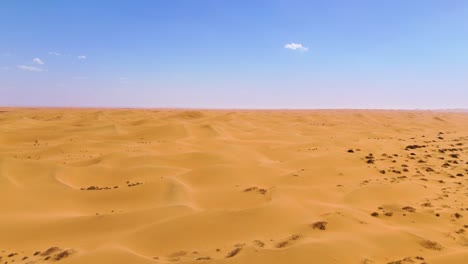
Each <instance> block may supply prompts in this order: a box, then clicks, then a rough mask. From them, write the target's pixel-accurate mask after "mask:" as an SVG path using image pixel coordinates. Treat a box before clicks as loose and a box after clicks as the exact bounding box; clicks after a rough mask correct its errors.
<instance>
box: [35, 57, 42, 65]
mask: <svg viewBox="0 0 468 264" xmlns="http://www.w3.org/2000/svg"><path fill="white" fill-rule="evenodd" d="M33 62H34V63H36V64H39V65H43V64H44V62H43V61H42V60H41V59H39V58H34V59H33Z"/></svg>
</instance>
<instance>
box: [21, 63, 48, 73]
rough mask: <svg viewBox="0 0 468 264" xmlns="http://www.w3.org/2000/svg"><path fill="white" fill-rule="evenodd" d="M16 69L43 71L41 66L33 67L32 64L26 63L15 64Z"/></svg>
mask: <svg viewBox="0 0 468 264" xmlns="http://www.w3.org/2000/svg"><path fill="white" fill-rule="evenodd" d="M16 67H17V68H18V69H20V70H24V71H32V72H41V71H44V70H43V69H41V68H37V67H34V66H28V65H18V66H16Z"/></svg>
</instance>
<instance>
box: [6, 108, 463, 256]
mask: <svg viewBox="0 0 468 264" xmlns="http://www.w3.org/2000/svg"><path fill="white" fill-rule="evenodd" d="M1 110H2V111H1V112H0V263H6V262H8V263H12V262H13V261H14V263H48V262H58V263H132V264H138V263H272V264H275V263H276V264H277V263H294V264H300V263H307V264H309V263H366V264H370V263H389V262H392V261H400V262H395V263H424V262H426V263H468V261H467V260H468V236H467V234H468V204H467V201H468V199H467V195H468V190H467V179H468V165H467V164H468V163H467V162H468V114H467V113H449V112H431V111H364V110H363V111H358V110H341V111H338V110H323V111H319V110H317V111H280V110H278V111H228V110H225V111H214V110H212V111H211V110H210V111H209V110H202V111H198V110H197V111H195V110H149V109H148V110H135V109H114V110H111V109H12V108H5V109H1Z"/></svg>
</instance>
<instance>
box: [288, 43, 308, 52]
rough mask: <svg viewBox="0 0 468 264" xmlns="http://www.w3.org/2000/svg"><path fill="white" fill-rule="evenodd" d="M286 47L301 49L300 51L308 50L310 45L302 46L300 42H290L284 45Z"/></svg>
mask: <svg viewBox="0 0 468 264" xmlns="http://www.w3.org/2000/svg"><path fill="white" fill-rule="evenodd" d="M284 48H286V49H290V50H299V51H308V50H309V48H308V47H304V46H302V44H300V43H288V44H286V45H284Z"/></svg>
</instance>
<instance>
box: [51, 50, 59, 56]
mask: <svg viewBox="0 0 468 264" xmlns="http://www.w3.org/2000/svg"><path fill="white" fill-rule="evenodd" d="M49 55H54V56H60V55H62V54H60V53H58V52H56V51H49Z"/></svg>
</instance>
